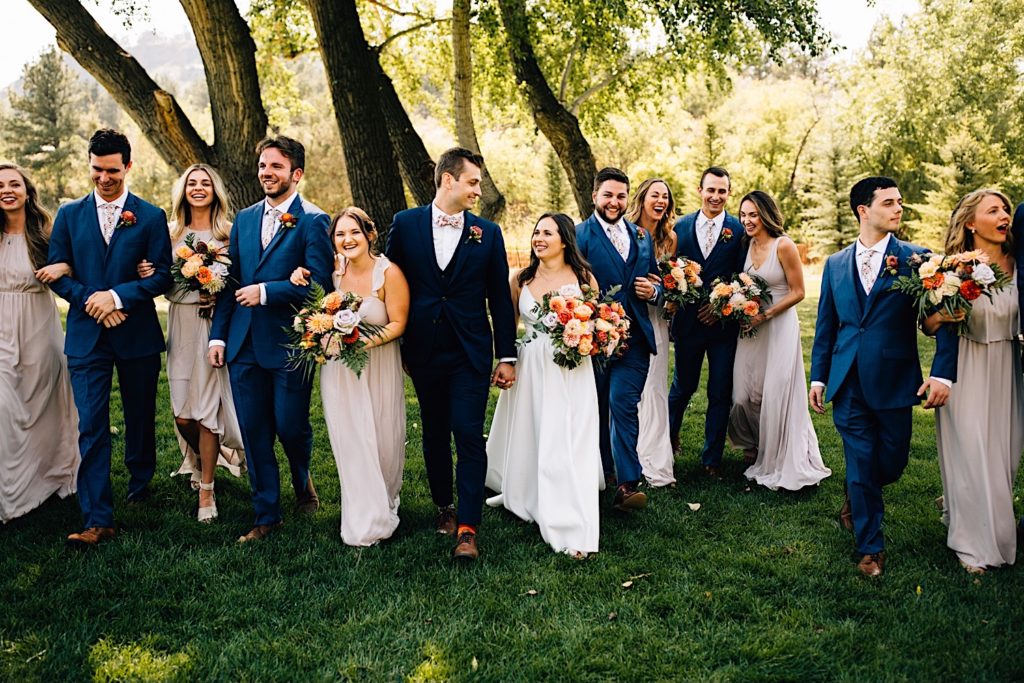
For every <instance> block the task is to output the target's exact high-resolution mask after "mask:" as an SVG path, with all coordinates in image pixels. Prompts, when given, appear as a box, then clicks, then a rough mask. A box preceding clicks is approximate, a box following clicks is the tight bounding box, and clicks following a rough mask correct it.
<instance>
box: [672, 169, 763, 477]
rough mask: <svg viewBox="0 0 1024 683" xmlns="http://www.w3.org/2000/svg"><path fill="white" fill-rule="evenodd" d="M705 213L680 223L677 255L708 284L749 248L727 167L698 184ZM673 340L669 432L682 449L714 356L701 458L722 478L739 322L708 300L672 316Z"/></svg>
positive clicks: (726, 274)
mask: <svg viewBox="0 0 1024 683" xmlns="http://www.w3.org/2000/svg"><path fill="white" fill-rule="evenodd" d="M697 191H698V192H699V194H700V198H701V208H700V211H697V212H695V213H691V214H689V215H687V216H683V217H682V218H680V219H679V221H677V222H676V244H678V245H679V246H678V247H677V251H676V256H683V257H686V258H688V259H690V260H691V261H696V262H697V263H699V264H700V266H701V272H700V277H701V279H702V280H703V281H704V286H705V287H707V286H709V285H710V284H711V282H712V281H714V279H715V278H717V277H721V278H731V277H732V275H733V274H735V273H737V272H739V271H740V270H742V269H743V261H744V260H745V259H746V257H747V247H746V245H745V244H744V243H743V240H742V239H741V237H742V236H743V226H741V225H740V222H739V221H738V220H737V219H736V217H735V216H731V215H729V213H727V212H726V210H725V205H726V202H728V201H729V194H730V192H731V191H732V180H731V179H730V177H729V172H728V171H726V170H725V169H724V168H719V167H718V166H712V167H710V168H708V169H706V170H705V171H704V173H702V174H701V177H700V185H699V186H698V188H697ZM671 329H672V339H673V340H674V341H675V345H676V369H675V377H674V378H673V380H672V387H671V389H670V390H669V393H668V433H669V439H671V441H672V450H673V451H675V450H677V449H678V448H679V428H680V427H681V426H682V424H683V414H684V413H685V412H686V408H687V407H688V406H689V405H690V398H692V397H693V393H694V392H695V391H697V386H698V385H699V384H700V372H701V368H702V367H703V365H704V357H705V356H707V359H708V385H707V396H708V408H707V413H706V414H705V416H704V445H703V447H702V448H701V452H700V461H701V464H702V465H703V466H704V471H705V472H706V473H707V474H708V475H710V476H712V477H721V470H722V451H723V450H724V449H725V432H726V429H727V428H728V426H729V410H730V408H732V370H733V361H734V360H735V359H736V343H737V340H738V339H739V333H740V329H739V325H737V324H736V323H735V322H731V321H730V322H727V323H725V324H722V323H720V322H718V321H717V320H715V319H714V317H713V316H712V315H711V309H710V307H709V306H708V305H707V304H706V303H694V304H688V305H687V306H684V307H683V308H682V309H680V310H679V311H677V312H676V313H675V315H674V316H673V317H672V326H671Z"/></svg>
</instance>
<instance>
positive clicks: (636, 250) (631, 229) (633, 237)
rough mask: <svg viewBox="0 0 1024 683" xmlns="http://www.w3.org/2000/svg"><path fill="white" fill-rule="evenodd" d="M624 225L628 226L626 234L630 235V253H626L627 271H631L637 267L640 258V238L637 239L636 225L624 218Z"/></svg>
mask: <svg viewBox="0 0 1024 683" xmlns="http://www.w3.org/2000/svg"><path fill="white" fill-rule="evenodd" d="M622 223H623V225H625V226H626V235H628V236H629V254H627V255H626V272H627V273H631V272H633V270H634V269H635V267H636V263H637V261H638V260H639V258H640V247H641V244H640V240H639V239H637V231H636V226H635V225H633V224H632V223H630V222H629V221H627V220H626V219H622Z"/></svg>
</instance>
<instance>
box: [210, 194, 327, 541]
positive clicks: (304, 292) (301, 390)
mask: <svg viewBox="0 0 1024 683" xmlns="http://www.w3.org/2000/svg"><path fill="white" fill-rule="evenodd" d="M265 207H266V204H265V203H264V202H259V203H257V204H254V205H252V206H250V207H249V208H247V209H245V210H243V211H240V212H239V214H238V216H236V217H235V222H234V224H233V225H232V226H231V244H230V246H229V248H228V253H229V255H230V258H231V268H230V279H229V283H230V284H229V286H228V287H226V288H225V289H224V290H223V291H222V292H221V293H220V294H219V295H218V296H217V307H216V309H215V310H214V314H213V326H212V327H211V329H210V339H211V340H215V339H216V340H220V341H223V342H225V344H226V347H227V348H226V350H225V359H226V360H227V364H228V374H229V375H230V377H231V390H232V392H233V395H234V401H235V410H236V412H237V413H238V425H239V427H240V428H241V431H242V443H243V445H244V446H245V458H246V461H247V463H248V466H249V483H250V485H251V486H252V502H253V508H255V511H256V522H255V523H256V524H257V525H264V524H275V523H277V522H279V521H281V482H280V474H279V471H278V468H277V458H276V457H275V455H274V435H275V434H276V435H277V438H278V439H280V441H281V445H282V446H283V447H284V453H285V455H286V456H287V458H288V464H289V468H290V470H291V479H292V486H293V487H294V489H295V492H296V495H301V494H303V493H304V492H305V491H306V485H307V481H308V479H309V463H310V459H311V456H312V449H313V430H312V428H311V427H310V424H309V397H310V391H311V390H312V381H311V378H307V377H306V376H305V374H304V372H303V371H302V370H288V369H287V363H288V351H287V349H285V347H284V345H285V344H286V343H287V342H288V336H287V333H286V332H285V328H287V327H289V326H291V323H292V318H293V316H294V315H295V311H296V310H298V309H299V308H300V307H301V305H302V302H303V301H304V300H305V299H306V297H307V296H308V295H309V287H298V286H296V285H293V284H292V283H291V282H289V281H288V278H289V277H290V276H291V274H292V271H294V270H295V269H296V268H297V267H299V266H304V267H305V268H308V269H309V271H310V273H311V276H312V279H313V280H314V281H316V282H318V283H319V284H320V285H321V286H323V287H324V289H326V290H327V291H330V290H331V289H332V287H333V285H332V283H331V273H332V271H333V263H334V256H333V255H334V249H333V247H332V245H331V239H330V237H328V235H327V230H328V227H329V225H330V219H329V218H328V216H327V214H325V213H324V212H323V211H321V210H320V209H318V208H317V207H316V206H314V205H313V204H310V203H308V202H305V201H303V200H302V197H296V198H295V200H294V201H293V202H292V204H291V207H290V209H289V211H288V212H289V213H291V214H292V215H293V216H294V217H295V219H296V225H295V227H294V228H286V227H284V226H279V227H278V230H277V233H276V234H275V235H274V238H273V239H272V240H271V241H270V243H269V244H268V245H267V248H266V249H264V248H263V246H262V241H261V239H262V231H263V214H264V210H265ZM257 283H263V285H264V286H265V288H266V292H267V300H266V305H265V306H263V305H261V306H251V307H246V306H241V305H239V304H238V303H237V302H236V301H235V291H236V290H237V289H238V288H240V287H246V286H248V285H252V284H257Z"/></svg>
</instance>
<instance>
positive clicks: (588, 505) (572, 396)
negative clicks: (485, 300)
mask: <svg viewBox="0 0 1024 683" xmlns="http://www.w3.org/2000/svg"><path fill="white" fill-rule="evenodd" d="M535 306H536V300H535V299H534V297H533V295H532V294H531V292H530V289H529V287H526V286H524V287H523V289H522V293H521V294H520V295H519V314H520V316H521V319H522V321H523V323H524V325H525V326H526V336H525V337H524V343H523V345H522V347H521V349H520V351H519V362H518V364H517V366H516V383H515V385H513V387H512V388H511V389H509V390H507V391H503V392H502V393H501V396H500V397H499V398H498V405H497V408H496V409H495V411H494V420H493V421H492V423H491V431H490V436H489V438H488V439H487V487H488V488H490V489H492V490H494V491H500V492H501V495H498V496H494V497H493V498H489V499H488V500H487V504H488V505H490V506H492V507H500V506H504V507H505V508H507V509H508V510H510V511H511V512H512V513H514V514H515V515H516V516H517V517H519V518H521V519H523V520H525V521H528V522H536V523H537V527H538V528H539V529H540V534H541V536H543V537H544V540H545V541H547V542H548V544H549V545H550V546H551V547H552V548H553V549H554V550H555V551H557V552H566V553H569V554H571V555H576V554H577V553H593V552H597V549H598V531H599V523H600V519H599V518H600V515H599V508H598V492H599V491H600V490H601V489H602V488H604V477H603V475H602V472H601V450H600V443H599V426H598V410H597V388H596V385H595V383H594V371H593V368H592V365H591V362H590V359H589V358H588V359H586V360H585V361H584V362H583V363H582V364H581V365H580V366H579V367H577V368H575V369H573V370H568V369H566V368H562V367H559V366H558V365H556V364H555V362H554V360H553V347H552V345H551V340H550V338H549V337H548V335H546V334H543V333H538V332H537V331H536V330H535V329H534V327H533V326H534V324H536V323H537V315H536V312H535V310H534V307H535Z"/></svg>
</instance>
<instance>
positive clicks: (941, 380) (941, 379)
mask: <svg viewBox="0 0 1024 683" xmlns="http://www.w3.org/2000/svg"><path fill="white" fill-rule="evenodd" d="M928 379H933V380H935V381H936V382H938V383H939V384H945V385H946V386H947V387H951V386H953V382H951V381H950V380H948V379H946V378H945V377H929V378H928Z"/></svg>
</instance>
